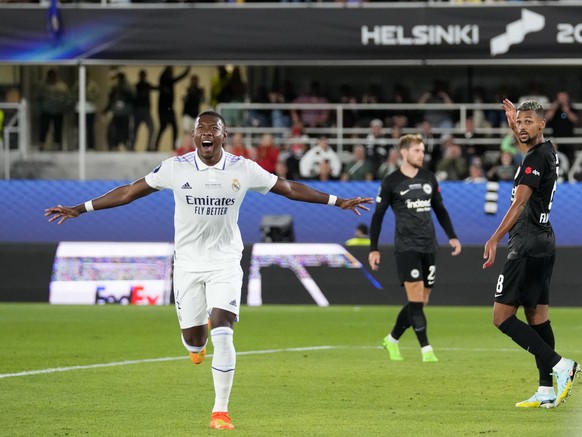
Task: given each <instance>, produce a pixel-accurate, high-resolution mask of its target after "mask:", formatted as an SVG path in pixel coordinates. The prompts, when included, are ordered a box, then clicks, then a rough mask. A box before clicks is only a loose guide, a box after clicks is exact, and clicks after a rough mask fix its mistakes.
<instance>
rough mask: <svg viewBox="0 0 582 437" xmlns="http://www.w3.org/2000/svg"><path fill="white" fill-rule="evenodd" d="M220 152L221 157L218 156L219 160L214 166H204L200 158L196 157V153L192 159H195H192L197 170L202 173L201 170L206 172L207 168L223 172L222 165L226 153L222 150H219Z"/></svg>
mask: <svg viewBox="0 0 582 437" xmlns="http://www.w3.org/2000/svg"><path fill="white" fill-rule="evenodd" d="M221 152H222V155H221V156H220V159H219V160H218V162H217V163H216V164H214V165H207V164H205V163H204V162H203V161H202V160H201V159H200V156H198V152H196V153H195V155H194V157H195V158H194V159H195V160H196V167H197V168H198V170H200V171H203V170H207V169H209V168H215V169H217V170H224V164H225V162H226V153H224V149H221Z"/></svg>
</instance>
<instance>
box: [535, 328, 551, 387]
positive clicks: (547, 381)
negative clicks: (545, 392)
mask: <svg viewBox="0 0 582 437" xmlns="http://www.w3.org/2000/svg"><path fill="white" fill-rule="evenodd" d="M530 326H531V327H532V328H533V329H534V330H535V331H536V332H537V333H538V335H539V336H540V337H541V338H542V340H543V341H545V342H546V343H547V345H548V346H550V347H551V348H552V349H554V347H555V346H556V340H555V338H554V331H553V329H552V325H551V324H550V321H549V320H547V321H545V322H544V323H540V324H539V325H530ZM536 365H537V366H538V370H539V372H540V386H541V387H553V385H554V380H553V379H552V368H551V367H550V366H548V364H547V363H545V362H543V361H541V360H540V359H539V358H538V357H536Z"/></svg>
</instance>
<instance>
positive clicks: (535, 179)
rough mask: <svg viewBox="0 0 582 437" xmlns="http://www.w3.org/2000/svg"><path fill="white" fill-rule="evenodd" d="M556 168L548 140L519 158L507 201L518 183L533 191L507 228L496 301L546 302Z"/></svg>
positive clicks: (552, 254)
mask: <svg viewBox="0 0 582 437" xmlns="http://www.w3.org/2000/svg"><path fill="white" fill-rule="evenodd" d="M558 171H559V161H558V155H557V153H556V151H555V149H554V146H553V145H552V143H551V142H550V141H544V142H543V143H540V144H537V145H535V146H534V147H532V148H531V149H530V150H529V151H528V152H527V154H526V155H525V156H524V158H523V161H522V163H521V165H520V167H519V169H518V171H517V173H516V176H515V180H514V185H513V192H512V198H511V201H512V202H513V200H514V199H513V196H514V194H515V190H516V189H517V187H518V186H519V185H527V186H528V187H531V188H532V189H533V192H532V195H531V197H530V199H529V201H528V202H527V205H526V206H525V209H524V211H523V213H522V214H521V216H520V217H519V219H518V220H517V222H516V223H515V225H514V226H513V227H512V228H511V229H510V231H509V242H508V251H509V252H508V256H507V260H506V262H505V265H504V266H503V271H502V273H501V274H500V275H499V279H498V281H497V287H496V290H495V300H496V302H499V303H504V304H508V305H524V306H526V307H534V306H536V305H537V304H542V305H547V304H548V303H549V286H550V279H551V276H552V270H553V266H554V258H555V252H556V239H555V236H554V230H553V229H552V225H551V224H550V210H551V209H552V202H553V200H554V194H555V192H556V185H557V180H558Z"/></svg>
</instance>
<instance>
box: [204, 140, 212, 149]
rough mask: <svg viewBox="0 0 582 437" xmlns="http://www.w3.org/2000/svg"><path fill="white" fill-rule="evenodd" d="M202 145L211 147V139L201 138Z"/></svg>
mask: <svg viewBox="0 0 582 437" xmlns="http://www.w3.org/2000/svg"><path fill="white" fill-rule="evenodd" d="M202 147H203V148H212V141H210V140H203V141H202Z"/></svg>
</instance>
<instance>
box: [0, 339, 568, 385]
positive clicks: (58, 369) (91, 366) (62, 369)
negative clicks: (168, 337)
mask: <svg viewBox="0 0 582 437" xmlns="http://www.w3.org/2000/svg"><path fill="white" fill-rule="evenodd" d="M340 348H350V349H382V347H381V346H311V347H291V348H283V349H265V350H257V351H245V352H237V353H236V355H237V356H242V355H264V354H276V353H280V352H303V351H318V350H329V349H340ZM402 349H413V347H403V348H402ZM438 350H441V351H456V352H463V351H472V352H520V351H521V350H522V349H520V348H512V349H509V348H507V349H506V348H499V349H490V348H489V349H488V348H471V349H468V348H461V347H443V348H438ZM570 352H571V353H578V352H579V351H570ZM207 357H212V354H208V355H207ZM185 359H188V356H181V357H165V358H147V359H143V360H126V361H116V362H113V363H102V364H88V365H85V366H70V367H54V368H52V369H39V370H27V371H24V372H16V373H4V374H0V379H3V378H14V377H18V376H32V375H44V374H47V373H57V372H70V371H72V370H85V369H99V368H101V367H116V366H129V365H132V364H143V363H158V362H163V361H177V360H185Z"/></svg>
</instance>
